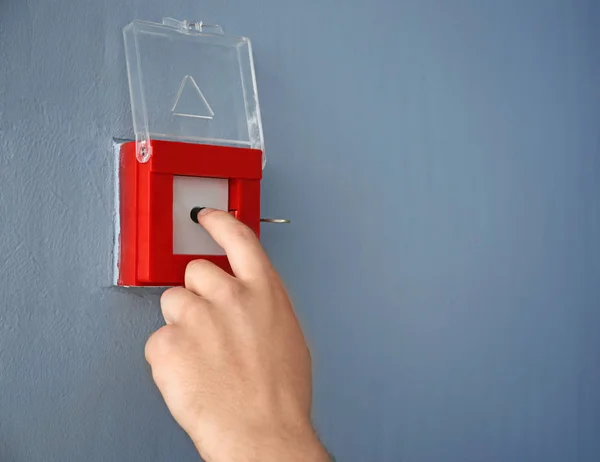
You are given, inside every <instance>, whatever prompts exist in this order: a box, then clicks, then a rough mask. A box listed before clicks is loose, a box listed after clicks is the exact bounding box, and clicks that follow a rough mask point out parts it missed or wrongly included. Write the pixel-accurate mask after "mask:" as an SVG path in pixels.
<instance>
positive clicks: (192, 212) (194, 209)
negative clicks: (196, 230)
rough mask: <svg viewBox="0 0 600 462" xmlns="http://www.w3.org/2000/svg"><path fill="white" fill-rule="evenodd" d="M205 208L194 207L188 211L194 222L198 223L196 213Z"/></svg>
mask: <svg viewBox="0 0 600 462" xmlns="http://www.w3.org/2000/svg"><path fill="white" fill-rule="evenodd" d="M204 209H206V207H194V208H193V209H192V211H191V212H190V218H191V219H192V221H193V222H194V223H198V214H200V213H202V211H203V210H204Z"/></svg>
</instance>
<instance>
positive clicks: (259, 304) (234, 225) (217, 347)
mask: <svg viewBox="0 0 600 462" xmlns="http://www.w3.org/2000/svg"><path fill="white" fill-rule="evenodd" d="M198 221H199V223H200V224H201V225H202V226H204V227H205V228H206V230H207V231H208V232H209V233H210V234H211V235H212V236H213V238H214V239H215V240H216V241H217V242H218V243H219V245H221V247H223V249H225V251H226V252H227V255H228V257H229V261H230V263H231V267H232V269H233V272H234V274H235V277H233V276H230V275H229V274H227V273H225V272H224V271H223V270H221V269H220V268H218V267H217V266H215V265H213V264H212V263H210V262H208V261H204V260H198V261H195V262H192V263H190V264H189V265H188V267H187V270H186V273H185V288H183V287H178V288H172V289H169V290H167V291H166V292H165V293H164V294H163V296H162V298H161V307H162V312H163V316H164V318H165V322H166V326H164V327H162V328H160V329H159V330H158V331H156V332H155V333H154V334H153V335H152V336H151V337H150V339H149V340H148V343H147V344H146V359H147V361H148V362H149V364H150V366H151V368H152V376H153V378H154V381H155V382H156V385H157V386H158V388H159V390H160V392H161V393H162V396H163V397H164V399H165V402H166V403H167V406H168V407H169V410H170V411H171V413H172V414H173V417H174V418H175V420H176V421H177V422H178V423H179V425H181V427H182V428H183V429H184V430H185V431H186V432H187V433H188V435H189V436H190V437H191V439H192V440H193V442H194V444H195V445H196V448H197V449H198V452H199V453H200V455H201V456H202V457H203V458H204V459H205V460H206V461H207V462H254V461H257V462H258V461H260V462H270V461H277V462H281V461H288V462H295V461H304V462H328V461H329V457H328V455H327V452H326V451H325V450H324V448H323V447H322V445H321V444H320V443H319V440H318V438H317V436H316V434H315V432H314V430H313V428H312V425H311V421H310V408H311V361H310V354H309V351H308V348H307V346H306V342H305V340H304V336H303V335H302V331H301V329H300V326H299V324H298V321H297V319H296V316H295V315H294V311H293V308H292V305H291V303H290V300H289V298H288V295H287V293H286V291H285V288H284V287H283V284H282V283H281V280H280V279H279V276H278V275H277V273H276V272H275V270H274V269H273V267H272V266H271V263H270V261H269V259H268V258H267V256H266V254H265V253H264V251H263V249H262V247H261V245H260V243H259V241H258V239H257V238H256V236H255V235H254V233H253V232H252V231H251V230H250V229H249V228H247V227H246V226H245V225H243V224H242V223H240V222H239V221H237V220H236V219H235V218H233V217H232V216H231V215H230V214H228V213H226V212H221V211H216V210H212V209H204V210H202V211H201V212H200V213H199V214H198Z"/></svg>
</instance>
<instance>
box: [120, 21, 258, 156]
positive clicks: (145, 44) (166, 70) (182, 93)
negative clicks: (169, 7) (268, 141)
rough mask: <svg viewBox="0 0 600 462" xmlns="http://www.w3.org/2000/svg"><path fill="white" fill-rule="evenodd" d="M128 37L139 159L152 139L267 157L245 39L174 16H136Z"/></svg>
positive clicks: (129, 28)
mask: <svg viewBox="0 0 600 462" xmlns="http://www.w3.org/2000/svg"><path fill="white" fill-rule="evenodd" d="M123 34H124V37H125V55H126V60H127V74H128V77H129V90H130V95H131V109H132V114H133V128H134V131H135V139H136V142H137V156H138V160H139V161H140V162H146V161H148V159H150V157H151V155H152V153H151V152H150V144H149V141H150V140H151V139H162V140H173V141H184V142H188V143H200V144H214V145H225V146H237V147H245V148H254V149H260V150H261V151H263V158H264V144H263V134H262V126H261V120H260V108H259V105H258V95H257V91H256V79H255V75H254V64H253V61H252V49H251V46H250V41H249V40H248V39H247V38H245V37H230V36H227V35H224V34H223V31H222V30H221V28H220V27H219V26H213V25H206V24H203V23H201V22H188V21H177V20H174V19H164V20H163V22H162V24H156V23H150V22H144V21H134V22H132V23H131V24H129V25H128V26H127V27H125V29H124V31H123Z"/></svg>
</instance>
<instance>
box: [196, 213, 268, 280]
mask: <svg viewBox="0 0 600 462" xmlns="http://www.w3.org/2000/svg"><path fill="white" fill-rule="evenodd" d="M198 223H200V224H201V225H202V226H203V227H204V228H205V229H206V231H208V233H209V234H210V235H211V236H212V238H213V239H214V240H215V241H216V242H217V244H219V245H220V246H221V247H223V249H224V250H225V253H226V254H227V257H228V258H229V264H230V265H231V269H232V270H233V273H234V274H235V276H236V277H238V278H240V279H246V280H249V279H257V278H260V277H262V276H264V275H266V273H267V272H268V271H269V270H270V268H271V262H270V261H269V258H268V257H267V254H266V253H265V251H264V250H263V248H262V246H261V245H260V242H259V241H258V238H257V237H256V234H254V231H252V230H251V229H250V228H248V227H247V226H246V225H245V224H243V223H242V222H241V221H239V220H237V219H235V218H234V217H233V216H232V215H231V214H229V213H227V212H223V211H221V210H215V209H210V208H205V209H202V210H201V211H200V212H198Z"/></svg>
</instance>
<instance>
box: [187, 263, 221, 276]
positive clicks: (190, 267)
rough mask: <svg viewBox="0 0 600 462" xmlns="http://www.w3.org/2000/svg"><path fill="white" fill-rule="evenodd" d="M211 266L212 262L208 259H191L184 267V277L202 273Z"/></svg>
mask: <svg viewBox="0 0 600 462" xmlns="http://www.w3.org/2000/svg"><path fill="white" fill-rule="evenodd" d="M212 266H214V263H211V262H209V261H208V260H192V261H191V262H189V263H188V264H187V266H186V268H185V275H186V277H194V276H197V275H199V274H202V273H203V272H205V271H206V270H207V269H210V268H211V267H212Z"/></svg>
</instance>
